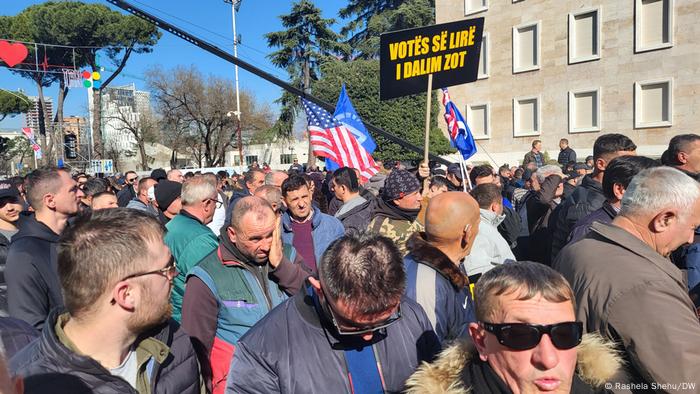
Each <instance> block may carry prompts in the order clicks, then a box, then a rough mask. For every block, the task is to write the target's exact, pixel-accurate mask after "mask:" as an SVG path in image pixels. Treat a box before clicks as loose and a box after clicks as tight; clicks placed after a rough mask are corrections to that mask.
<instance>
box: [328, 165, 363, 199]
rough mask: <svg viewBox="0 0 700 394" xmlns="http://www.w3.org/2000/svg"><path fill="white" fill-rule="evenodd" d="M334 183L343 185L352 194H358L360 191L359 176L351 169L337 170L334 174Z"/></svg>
mask: <svg viewBox="0 0 700 394" xmlns="http://www.w3.org/2000/svg"><path fill="white" fill-rule="evenodd" d="M333 181H334V182H335V184H336V185H342V186H345V187H346V188H348V190H349V191H350V192H351V193H357V191H358V190H360V185H359V182H358V181H357V174H356V173H355V170H353V169H352V168H350V167H342V168H338V169H337V170H335V172H334V173H333Z"/></svg>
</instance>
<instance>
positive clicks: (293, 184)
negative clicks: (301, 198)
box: [282, 175, 309, 197]
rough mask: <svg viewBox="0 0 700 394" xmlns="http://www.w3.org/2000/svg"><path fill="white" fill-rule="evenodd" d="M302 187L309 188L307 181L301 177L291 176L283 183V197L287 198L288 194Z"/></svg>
mask: <svg viewBox="0 0 700 394" xmlns="http://www.w3.org/2000/svg"><path fill="white" fill-rule="evenodd" d="M302 187H306V188H308V187H309V185H307V184H306V179H304V177H302V176H301V175H290V176H289V178H287V179H285V180H284V182H282V197H287V193H289V192H293V191H296V190H299V189H301V188H302Z"/></svg>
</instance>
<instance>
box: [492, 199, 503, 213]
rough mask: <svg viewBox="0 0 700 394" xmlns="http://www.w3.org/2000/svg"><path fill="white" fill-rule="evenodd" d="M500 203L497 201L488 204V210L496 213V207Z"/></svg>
mask: <svg viewBox="0 0 700 394" xmlns="http://www.w3.org/2000/svg"><path fill="white" fill-rule="evenodd" d="M500 205H501V204H500V203H499V202H497V201H494V202H492V203H491V205H490V206H489V211H491V212H494V213H498V207H499V206H500Z"/></svg>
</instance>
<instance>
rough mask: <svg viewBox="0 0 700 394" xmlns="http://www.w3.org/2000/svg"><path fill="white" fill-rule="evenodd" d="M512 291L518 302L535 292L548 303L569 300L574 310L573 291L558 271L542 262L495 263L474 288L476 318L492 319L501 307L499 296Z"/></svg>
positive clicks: (528, 297)
mask: <svg viewBox="0 0 700 394" xmlns="http://www.w3.org/2000/svg"><path fill="white" fill-rule="evenodd" d="M513 293H515V294H517V295H518V298H517V299H518V300H521V301H524V300H530V299H532V298H535V297H536V296H538V295H539V296H541V297H542V298H544V299H545V300H547V301H549V302H556V303H559V302H566V301H569V302H571V305H572V308H573V310H576V299H575V298H574V292H573V291H572V290H571V286H570V285H569V282H567V281H566V279H564V277H563V276H562V275H561V274H560V273H558V272H557V271H555V270H553V269H552V268H550V267H547V266H546V265H544V264H540V263H535V262H532V261H518V262H513V263H507V264H501V265H497V266H496V267H494V268H493V269H491V270H489V271H487V272H486V273H484V274H483V275H482V276H481V278H479V281H478V282H477V283H476V288H475V291H474V304H475V306H476V318H477V319H478V320H479V321H488V320H489V319H491V318H492V316H493V315H494V314H495V313H496V312H497V311H498V308H500V304H499V302H498V297H499V296H501V295H507V294H513Z"/></svg>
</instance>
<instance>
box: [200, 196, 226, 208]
mask: <svg viewBox="0 0 700 394" xmlns="http://www.w3.org/2000/svg"><path fill="white" fill-rule="evenodd" d="M207 201H214V202H215V203H216V208H221V207H222V206H224V203H223V202H221V201H219V200H218V199H216V198H207V199H206V200H204V202H207Z"/></svg>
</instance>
